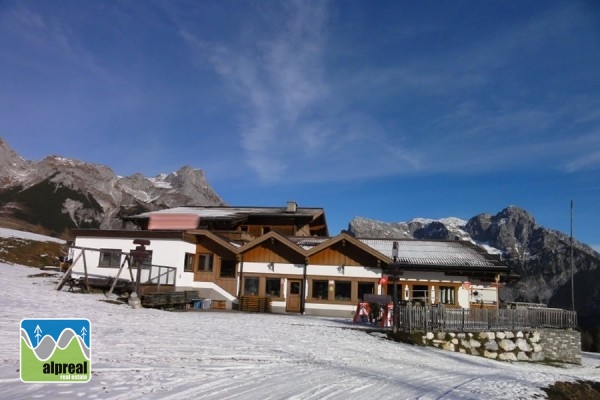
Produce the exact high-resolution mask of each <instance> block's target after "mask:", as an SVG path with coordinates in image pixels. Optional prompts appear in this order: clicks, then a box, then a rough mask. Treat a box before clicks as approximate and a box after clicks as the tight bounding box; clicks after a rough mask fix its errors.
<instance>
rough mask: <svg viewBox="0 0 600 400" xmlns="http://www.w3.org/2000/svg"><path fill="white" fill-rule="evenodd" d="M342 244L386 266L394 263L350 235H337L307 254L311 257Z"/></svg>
mask: <svg viewBox="0 0 600 400" xmlns="http://www.w3.org/2000/svg"><path fill="white" fill-rule="evenodd" d="M340 242H342V243H343V242H347V243H349V244H350V245H353V246H355V247H357V248H359V249H360V250H362V251H364V252H365V253H368V254H370V255H371V256H373V257H375V258H376V259H378V260H380V261H381V262H382V263H384V264H390V263H392V259H391V258H390V257H387V256H386V255H385V254H384V253H381V252H378V251H376V250H375V249H373V248H372V247H370V246H368V245H366V244H365V243H363V242H362V241H360V240H358V239H356V238H355V237H354V236H350V235H348V234H347V233H340V234H339V235H337V236H335V237H332V238H329V239H327V240H325V241H323V242H321V243H319V244H318V245H316V246H314V247H313V248H311V249H309V250H307V252H306V254H307V255H308V256H311V255H313V254H316V253H318V252H320V251H323V250H325V249H326V248H328V247H331V246H332V245H334V244H336V243H340Z"/></svg>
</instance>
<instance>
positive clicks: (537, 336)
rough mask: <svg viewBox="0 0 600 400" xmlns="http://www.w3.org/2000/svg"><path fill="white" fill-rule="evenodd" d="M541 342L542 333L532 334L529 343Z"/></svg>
mask: <svg viewBox="0 0 600 400" xmlns="http://www.w3.org/2000/svg"><path fill="white" fill-rule="evenodd" d="M540 340H541V337H540V333H539V332H537V331H535V332H533V333H532V334H531V337H530V338H529V341H530V342H531V343H539V341H540Z"/></svg>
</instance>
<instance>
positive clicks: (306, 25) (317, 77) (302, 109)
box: [180, 1, 415, 182]
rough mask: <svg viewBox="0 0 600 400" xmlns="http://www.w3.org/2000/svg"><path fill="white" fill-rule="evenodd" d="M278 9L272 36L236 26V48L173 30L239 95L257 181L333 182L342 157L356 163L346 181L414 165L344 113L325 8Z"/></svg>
mask: <svg viewBox="0 0 600 400" xmlns="http://www.w3.org/2000/svg"><path fill="white" fill-rule="evenodd" d="M285 4H286V6H285V7H284V9H283V10H281V14H279V15H277V18H279V19H281V20H282V21H283V22H282V23H281V24H273V25H271V26H270V27H271V28H274V27H275V28H276V30H275V31H273V29H271V30H269V32H268V34H265V33H263V32H260V31H259V30H257V29H251V28H243V29H242V31H243V35H244V36H245V37H244V39H241V41H240V43H239V44H238V45H237V46H231V44H224V43H210V42H206V41H203V40H202V39H201V38H199V37H197V36H196V35H194V34H193V33H192V32H190V31H188V30H186V29H182V30H181V32H180V34H181V36H182V37H183V38H184V39H185V40H186V42H187V43H188V44H190V45H191V46H192V47H193V48H194V49H195V50H196V51H198V52H200V53H202V54H206V53H207V52H208V54H209V59H210V62H211V64H212V65H213V67H214V68H215V70H216V71H217V72H218V73H219V75H220V76H221V77H222V78H223V79H224V81H225V82H226V83H227V84H228V85H229V87H230V88H231V89H233V91H234V93H235V95H236V96H238V97H239V99H240V103H241V104H242V106H241V107H242V111H241V115H240V116H239V124H240V125H239V130H240V137H241V144H242V147H243V149H244V152H245V157H246V162H247V164H248V165H249V166H250V167H251V168H252V169H253V170H254V171H255V172H256V173H257V174H258V175H259V177H260V178H261V179H262V180H263V181H264V182H276V181H279V180H282V179H290V178H292V179H294V180H296V181H298V180H300V181H302V180H306V179H310V180H312V181H319V180H331V179H340V177H341V176H342V175H343V168H348V163H349V161H350V160H352V161H351V163H358V164H360V165H361V166H362V168H360V169H359V168H356V170H355V171H354V172H353V174H354V175H353V176H359V175H360V176H362V175H367V176H372V175H379V174H386V173H388V172H389V167H388V166H389V165H392V166H394V165H396V166H397V167H394V168H392V169H394V170H397V169H402V168H403V167H404V166H406V165H414V163H415V160H414V157H413V156H411V155H410V154H408V153H407V152H406V151H403V150H402V149H401V148H396V147H395V146H397V145H398V143H399V141H398V139H390V138H388V137H387V135H386V134H385V132H383V130H382V129H381V127H380V126H379V124H378V123H377V122H375V121H374V120H373V119H372V118H371V117H369V116H368V115H365V114H362V113H360V112H350V111H349V110H348V109H346V104H345V102H346V99H343V98H340V97H339V96H337V95H336V93H335V88H334V87H332V86H331V83H330V81H328V80H327V77H326V71H325V68H326V64H325V53H326V51H327V46H328V40H329V37H328V35H327V23H328V19H329V14H328V8H327V6H328V3H327V2H317V3H315V2H300V1H296V2H287V3H285ZM367 121H368V122H367ZM390 145H392V147H390ZM360 160H369V161H368V162H364V163H363V162H361V161H360ZM384 165H385V166H384ZM375 170H377V171H375ZM386 171H387V172H386ZM309 176H310V178H309Z"/></svg>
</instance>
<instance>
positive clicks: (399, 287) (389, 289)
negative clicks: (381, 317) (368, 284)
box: [386, 282, 402, 300]
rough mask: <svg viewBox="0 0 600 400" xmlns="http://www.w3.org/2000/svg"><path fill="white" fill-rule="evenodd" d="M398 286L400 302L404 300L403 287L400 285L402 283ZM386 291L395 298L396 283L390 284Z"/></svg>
mask: <svg viewBox="0 0 600 400" xmlns="http://www.w3.org/2000/svg"><path fill="white" fill-rule="evenodd" d="M397 285H398V300H402V285H401V284H400V282H398V283H397ZM386 290H387V295H388V296H390V297H392V298H393V297H394V283H393V282H392V283H388V284H387V286H386Z"/></svg>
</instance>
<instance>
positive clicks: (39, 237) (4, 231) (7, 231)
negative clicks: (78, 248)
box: [0, 228, 65, 243]
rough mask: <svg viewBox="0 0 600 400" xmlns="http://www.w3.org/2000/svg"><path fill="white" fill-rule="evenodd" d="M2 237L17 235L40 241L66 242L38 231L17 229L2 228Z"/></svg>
mask: <svg viewBox="0 0 600 400" xmlns="http://www.w3.org/2000/svg"><path fill="white" fill-rule="evenodd" d="M0 237H3V238H10V237H15V238H19V239H26V240H35V241H38V242H56V243H65V241H64V240H62V239H57V238H54V237H51V236H44V235H38V234H37V233H31V232H24V231H18V230H15V229H8V228H0Z"/></svg>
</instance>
